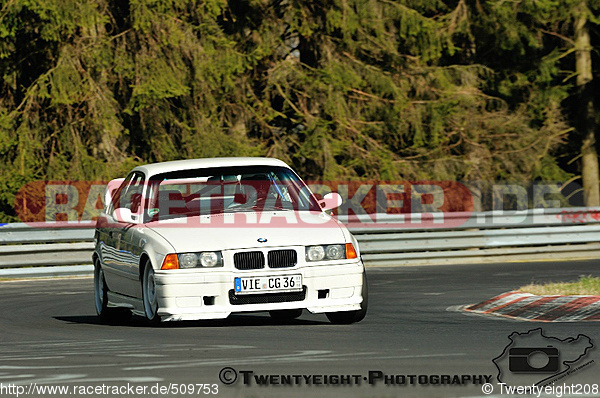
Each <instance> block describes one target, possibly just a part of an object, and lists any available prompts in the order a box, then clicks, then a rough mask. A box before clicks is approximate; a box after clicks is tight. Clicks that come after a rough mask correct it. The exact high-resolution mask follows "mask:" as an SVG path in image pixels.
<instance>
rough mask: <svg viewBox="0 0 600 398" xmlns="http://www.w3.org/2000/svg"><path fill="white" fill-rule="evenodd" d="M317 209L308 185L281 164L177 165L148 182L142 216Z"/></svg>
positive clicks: (149, 219)
mask: <svg viewBox="0 0 600 398" xmlns="http://www.w3.org/2000/svg"><path fill="white" fill-rule="evenodd" d="M270 210H289V211H292V210H300V211H304V210H311V211H320V210H321V208H320V207H319V205H318V203H317V201H316V200H315V198H314V196H313V195H312V194H311V193H310V190H309V189H308V187H307V186H306V185H305V184H304V183H303V182H302V180H300V179H299V178H298V177H297V176H296V174H294V172H292V171H291V170H290V169H288V168H285V167H274V166H241V167H219V168H205V169H193V170H180V171H174V172H169V173H163V174H157V175H155V176H153V177H151V179H150V181H149V182H148V190H147V194H146V201H145V209H144V213H145V219H146V220H147V221H155V220H165V219H170V218H176V217H181V216H193V215H208V214H218V213H233V212H247V211H270Z"/></svg>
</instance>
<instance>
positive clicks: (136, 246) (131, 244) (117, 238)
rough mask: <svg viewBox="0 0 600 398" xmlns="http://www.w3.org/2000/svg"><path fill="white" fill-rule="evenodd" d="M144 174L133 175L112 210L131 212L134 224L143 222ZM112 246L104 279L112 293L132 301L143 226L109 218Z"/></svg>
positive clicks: (135, 288) (137, 280)
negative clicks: (140, 230)
mask: <svg viewBox="0 0 600 398" xmlns="http://www.w3.org/2000/svg"><path fill="white" fill-rule="evenodd" d="M144 181H145V178H144V174H143V173H141V172H138V171H136V172H133V173H131V174H130V176H128V177H127V179H126V180H125V184H124V185H123V186H122V189H121V190H120V192H117V196H116V197H115V201H114V202H113V206H114V207H115V210H116V209H118V208H126V209H129V210H130V211H131V213H132V215H133V218H134V221H139V222H141V221H142V208H143V205H142V198H143V190H144ZM110 220H111V226H110V227H111V228H110V230H109V242H110V243H111V244H112V250H111V256H110V261H107V262H105V272H104V274H105V278H106V283H107V285H108V287H109V289H110V290H112V291H114V292H117V293H120V294H123V295H126V296H131V297H136V296H137V292H138V291H139V286H138V285H139V271H138V265H139V258H140V255H141V247H140V244H142V243H143V242H141V241H140V239H139V238H137V236H138V235H139V234H138V232H139V229H140V224H137V223H127V222H121V221H119V220H117V219H116V218H114V217H113V215H112V214H111V215H110Z"/></svg>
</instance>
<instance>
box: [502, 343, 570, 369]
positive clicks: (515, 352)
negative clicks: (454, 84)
mask: <svg viewBox="0 0 600 398" xmlns="http://www.w3.org/2000/svg"><path fill="white" fill-rule="evenodd" d="M559 355H560V354H559V351H558V349H557V348H555V347H553V346H547V347H531V348H529V347H527V348H525V347H522V348H511V349H510V350H508V370H510V371H511V372H513V373H556V372H557V371H558V369H559V367H560V363H559Z"/></svg>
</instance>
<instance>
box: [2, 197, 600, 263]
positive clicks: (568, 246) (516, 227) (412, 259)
mask: <svg viewBox="0 0 600 398" xmlns="http://www.w3.org/2000/svg"><path fill="white" fill-rule="evenodd" d="M440 215H441V214H440ZM421 216H423V217H427V215H417V217H415V215H414V214H413V215H412V220H417V221H415V223H414V224H411V222H413V221H405V220H404V219H403V218H402V215H377V216H376V219H377V227H373V225H372V221H371V224H367V223H368V222H369V221H370V219H368V218H367V217H368V216H360V217H358V218H359V220H361V221H362V222H363V223H356V222H352V223H351V224H350V225H351V227H350V230H351V232H352V233H353V234H354V235H355V236H356V238H357V239H358V241H359V243H360V249H361V253H362V256H363V259H364V261H365V264H366V265H368V266H407V265H429V264H460V263H482V262H483V263H485V262H499V261H502V262H504V261H528V260H569V259H584V258H588V259H589V258H599V259H600V208H561V209H533V210H524V211H516V212H514V211H513V212H498V211H492V212H479V213H446V214H443V215H442V216H443V217H446V221H449V220H452V222H450V223H444V222H440V224H439V227H437V228H430V227H429V228H425V227H421V226H420V224H419V223H418V220H419V219H420V218H421ZM430 216H431V215H429V217H430ZM436 216H439V215H436ZM341 220H342V221H345V220H344V219H343V218H341ZM346 221H347V219H346ZM442 221H443V219H442ZM403 222H404V224H403ZM446 224H451V225H453V226H452V227H445V225H446ZM93 236H94V231H93V229H89V228H87V229H82V228H51V227H44V228H32V227H30V226H28V225H27V224H20V223H19V224H5V225H2V226H0V268H14V267H29V266H63V265H81V264H91V255H92V251H93Z"/></svg>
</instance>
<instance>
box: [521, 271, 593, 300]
mask: <svg viewBox="0 0 600 398" xmlns="http://www.w3.org/2000/svg"><path fill="white" fill-rule="evenodd" d="M519 291H521V292H524V293H531V294H537V295H539V296H544V295H553V294H559V295H563V296H570V295H588V294H589V295H593V296H600V278H594V277H592V276H582V277H580V278H579V280H578V281H576V282H559V283H546V284H541V285H538V284H535V283H532V284H529V285H526V286H522V287H520V288H519Z"/></svg>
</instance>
